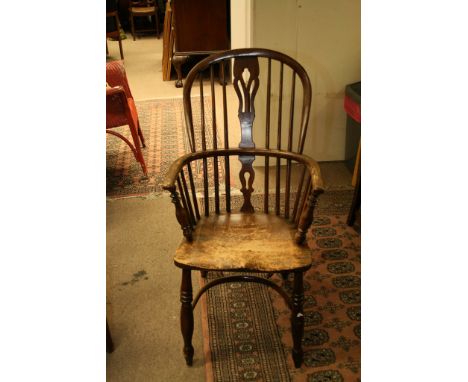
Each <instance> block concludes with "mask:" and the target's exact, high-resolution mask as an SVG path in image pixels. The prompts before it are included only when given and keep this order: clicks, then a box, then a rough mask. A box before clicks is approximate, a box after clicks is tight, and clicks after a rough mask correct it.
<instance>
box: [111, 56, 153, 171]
mask: <svg viewBox="0 0 468 382" xmlns="http://www.w3.org/2000/svg"><path fill="white" fill-rule="evenodd" d="M106 82H107V85H108V86H107V87H106V133H109V134H112V135H115V136H117V137H119V138H121V139H122V140H123V141H124V142H125V143H126V144H127V145H128V146H129V147H130V149H131V150H132V152H133V155H135V158H136V160H137V161H138V162H139V163H140V165H141V168H142V170H143V173H144V174H145V176H147V175H148V173H147V170H146V164H145V159H144V158H143V153H142V152H141V147H143V148H144V147H146V146H145V139H144V137H143V133H142V131H141V128H140V122H139V120H138V114H137V110H136V107H135V101H134V100H133V96H132V92H131V91H130V87H129V86H128V81H127V75H126V74H125V68H124V66H123V62H122V61H112V62H109V63H107V64H106ZM124 125H128V126H129V128H130V133H131V134H132V140H133V144H132V143H131V142H130V141H129V140H128V139H127V138H125V137H124V136H123V135H122V134H119V133H117V132H115V131H113V130H110V129H112V128H113V127H119V126H124ZM140 141H141V147H140Z"/></svg>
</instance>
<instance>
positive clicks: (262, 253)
mask: <svg viewBox="0 0 468 382" xmlns="http://www.w3.org/2000/svg"><path fill="white" fill-rule="evenodd" d="M260 60H261V61H262V62H261V65H260ZM230 62H231V64H232V68H233V75H234V79H233V87H234V90H235V92H236V94H237V98H238V101H239V103H238V105H236V104H237V102H235V104H233V103H232V102H228V100H227V97H226V87H227V85H226V79H227V73H226V70H225V68H226V66H227V65H226V64H227V63H230ZM273 65H275V68H277V69H278V71H279V77H276V75H275V78H278V83H277V84H278V86H277V88H278V89H275V90H274V91H273V86H272V85H273V82H272V81H273V80H272V77H273V74H272V67H273ZM214 66H217V67H219V68H220V71H221V73H220V77H221V81H220V83H221V85H217V86H221V87H222V91H221V92H218V96H219V97H222V100H221V103H222V108H221V109H222V113H221V114H222V118H220V121H219V123H218V121H217V118H216V117H217V114H216V91H215V81H214ZM260 68H261V69H262V71H261V70H260ZM286 70H287V71H288V72H290V73H291V77H289V78H290V79H291V80H290V83H289V84H290V85H291V86H290V89H291V91H290V94H289V93H288V91H285V90H284V88H285V86H284V84H285V80H284V79H285V72H286ZM261 73H265V74H264V75H263V74H261ZM206 78H209V86H207V88H209V93H210V96H211V107H212V114H211V121H212V122H211V126H208V125H207V123H206V122H207V121H208V118H207V117H208V116H207V115H206V114H205V107H204V92H205V91H206V90H205V87H204V85H203V82H204V80H205V79H206ZM296 78H299V80H300V81H299V84H300V87H298V90H299V91H297V92H298V93H300V90H301V89H300V88H302V100H303V103H302V106H301V107H300V108H299V109H298V108H297V107H296V106H297V105H296V104H295V99H296V97H295V93H296V90H297V89H296ZM260 79H262V80H265V81H264V82H262V85H266V93H265V94H266V97H265V98H266V99H265V107H266V109H265V110H266V113H265V120H264V121H263V120H262V121H260V122H262V124H263V123H264V127H265V134H264V142H261V146H263V147H257V146H256V144H255V143H254V141H253V136H254V135H253V127H254V118H255V96H256V95H257V92H258V89H259V85H260ZM197 82H198V84H199V92H200V101H198V98H194V97H192V90H194V89H195V88H196V83H197ZM275 85H276V83H275ZM219 93H222V96H220V95H219ZM273 93H275V94H273ZM311 97H312V90H311V85H310V81H309V77H308V75H307V73H306V71H305V70H304V68H303V67H302V66H301V65H300V64H299V63H298V62H297V61H295V60H294V59H292V58H290V57H289V56H287V55H285V54H282V53H279V52H275V51H272V50H267V49H236V50H231V51H226V52H221V53H217V54H214V55H211V56H210V57H208V58H206V59H204V60H202V61H201V62H199V63H198V64H197V65H196V66H195V67H194V68H193V69H192V70H191V71H190V73H189V74H188V76H187V79H186V82H185V86H184V90H183V100H184V110H185V120H186V128H187V135H188V139H189V144H190V149H191V152H190V153H188V154H186V155H184V156H182V157H180V158H179V159H177V160H176V161H175V162H174V163H173V164H172V165H171V167H170V168H169V170H168V173H167V175H166V179H165V184H164V186H163V188H164V189H165V190H167V191H169V192H170V193H171V199H172V202H173V203H174V205H175V212H176V218H177V220H178V222H179V223H180V226H181V228H182V232H183V235H184V237H185V238H184V239H183V241H182V243H181V244H180V246H179V247H178V248H177V250H176V253H175V257H174V263H175V265H176V266H178V267H180V268H181V269H182V283H181V292H180V299H181V303H182V306H181V330H182V336H183V339H184V348H183V351H184V356H185V360H186V363H187V365H192V362H193V354H194V349H193V346H192V334H193V309H194V308H195V306H196V304H197V302H198V301H199V299H200V297H201V296H202V295H203V293H205V292H206V291H207V290H208V289H210V288H212V287H214V286H216V285H219V284H223V283H228V282H234V281H242V282H254V283H259V284H263V285H267V286H269V287H271V288H273V289H274V290H276V291H277V292H278V293H279V294H280V295H281V296H282V297H283V298H284V300H285V301H286V303H287V305H288V306H289V308H290V309H291V325H292V336H293V351H292V356H293V360H294V364H295V366H296V367H300V365H301V363H302V359H303V351H302V347H301V340H302V337H303V331H304V315H303V300H304V287H303V273H304V272H305V271H306V270H307V269H309V268H310V267H311V262H312V255H311V248H309V246H308V244H307V242H306V240H305V239H306V233H307V230H308V229H309V227H310V225H311V224H312V220H313V211H314V207H315V205H316V203H317V198H318V196H319V195H320V194H321V193H322V192H323V185H322V178H321V174H320V168H319V166H318V164H317V163H316V162H315V161H314V160H313V159H311V158H310V157H308V156H306V155H303V154H302V152H303V149H304V144H305V139H306V133H307V126H308V120H309V113H310V104H311ZM286 99H287V100H288V101H289V102H288V103H289V105H288V106H289V115H288V113H284V114H283V108H284V107H283V104H284V103H285V102H284V101H285V100H286ZM272 100H273V101H272ZM193 102H197V103H198V102H200V108H201V113H200V124H199V126H200V129H199V130H200V131H197V130H196V129H195V128H194V126H195V124H194V113H193V108H192V104H193ZM257 105H258V101H257ZM276 105H277V106H278V110H277V111H276V112H275V111H274V110H273V109H274V108H273V106H276ZM236 106H238V117H239V122H240V129H241V142H240V144H239V145H238V147H231V145H230V143H229V126H228V108H229V107H236ZM296 110H299V111H298V112H296ZM297 113H298V114H299V117H300V118H296V119H294V116H295V114H297ZM285 121H286V123H284V122H285ZM274 122H276V123H275V126H273V123H274ZM257 126H258V128H259V129H260V128H261V127H263V126H260V125H257ZM208 132H210V134H207V133H208ZM209 135H211V136H212V140H209V139H208V138H207V137H208V136H209ZM221 138H222V139H223V140H224V144H223V145H221V144H218V140H220V139H221ZM293 142H295V143H294V144H293ZM257 145H258V143H257ZM218 146H224V147H218ZM273 146H275V147H274V148H273ZM235 156H237V157H238V159H239V161H240V166H241V169H240V172H239V178H240V183H241V185H242V188H241V190H240V191H241V193H242V197H243V203H242V206H241V208H240V211H238V212H235V211H233V209H232V208H231V207H232V206H231V201H232V200H231V199H232V195H231V184H230V182H231V179H230V171H231V167H232V164H233V162H232V161H231V160H232V159H233V157H235ZM259 158H263V160H264V166H265V175H264V183H263V185H264V190H263V198H264V199H263V206H262V208H261V211H255V208H254V206H253V204H252V201H251V196H252V193H253V191H254V189H253V183H254V179H255V169H254V166H253V163H254V161H255V160H256V159H259ZM196 162H199V163H200V167H201V168H203V186H202V190H201V191H200V193H199V195H200V194H202V195H203V199H204V203H203V205H204V208H203V209H202V208H199V203H198V200H197V189H196V186H195V184H196V183H197V182H196V181H195V180H194V171H193V168H192V166H193V165H194V164H196ZM282 163H284V164H285V166H286V173H285V177H284V179H283V182H282V183H281V174H282V173H283V172H284V171H283V170H282V169H281V164H282ZM294 163H296V164H298V166H299V168H300V171H299V174H300V177H299V181H298V185H297V188H295V198H294V201H293V199H292V198H291V195H292V192H291V188H292V183H291V174H292V165H293V164H294ZM210 164H211V165H210ZM270 165H272V166H273V167H274V168H275V171H276V175H275V176H274V181H275V183H276V184H275V185H274V190H273V191H272V192H271V194H272V195H274V202H272V203H271V204H274V205H271V204H270V201H269V196H270V191H269V190H270V176H269V170H270ZM222 168H224V172H225V177H224V182H223V183H224V185H223V184H221V185H220V179H221V178H220V173H219V172H220V169H222ZM283 168H284V165H283ZM209 179H212V180H214V181H213V182H211V183H210V181H209ZM272 180H273V176H272ZM210 184H212V185H213V186H212V187H210ZM281 184H283V185H284V187H283V188H282V187H281ZM220 186H221V187H220ZM213 187H214V190H213ZM222 188H224V191H223V190H222ZM282 190H283V192H282ZM210 193H214V198H211V209H210ZM220 194H221V196H223V197H225V203H221V200H220ZM213 199H214V201H213ZM222 204H225V205H224V206H223V205H222ZM270 207H271V208H270ZM272 208H274V209H273V210H272ZM271 210H272V211H271ZM202 215H203V216H202ZM192 270H198V271H201V272H202V276H204V277H206V274H207V272H210V271H217V272H218V271H223V272H224V271H225V272H235V273H236V274H234V275H228V276H226V275H224V273H223V277H220V278H216V279H214V280H213V281H210V282H208V283H206V284H205V285H204V286H203V287H202V288H201V289H200V291H199V293H198V295H197V296H196V297H195V299H193V295H192V281H191V272H192ZM253 272H255V273H256V274H258V273H260V274H264V275H265V276H266V277H260V276H257V275H253V274H252V273H253ZM273 273H281V274H283V275H284V274H285V273H293V274H294V281H293V288H292V289H293V291H292V296H289V295H288V293H286V291H285V289H283V288H282V287H281V286H279V285H277V284H276V283H274V282H273V281H272V280H270V276H271V275H272V274H273Z"/></svg>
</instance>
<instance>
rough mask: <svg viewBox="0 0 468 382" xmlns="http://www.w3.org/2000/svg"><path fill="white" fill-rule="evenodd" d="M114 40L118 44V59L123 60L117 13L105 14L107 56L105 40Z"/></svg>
mask: <svg viewBox="0 0 468 382" xmlns="http://www.w3.org/2000/svg"><path fill="white" fill-rule="evenodd" d="M108 38H112V39H116V40H117V41H118V42H119V50H120V58H121V59H122V60H123V59H124V54H123V49H122V36H121V35H120V20H119V14H118V13H117V11H112V12H107V13H106V53H107V54H109V48H108V46H107V39H108Z"/></svg>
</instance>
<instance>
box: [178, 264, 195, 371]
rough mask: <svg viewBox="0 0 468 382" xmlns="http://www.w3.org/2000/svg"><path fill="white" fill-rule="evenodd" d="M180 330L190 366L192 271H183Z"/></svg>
mask: <svg viewBox="0 0 468 382" xmlns="http://www.w3.org/2000/svg"><path fill="white" fill-rule="evenodd" d="M180 302H181V303H182V306H181V308H180V329H181V330H182V336H183V338H184V357H185V362H186V363H187V365H188V366H192V362H193V353H194V350H193V346H192V335H193V308H192V274H191V271H190V269H183V270H182V285H181V287H180Z"/></svg>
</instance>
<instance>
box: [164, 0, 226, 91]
mask: <svg viewBox="0 0 468 382" xmlns="http://www.w3.org/2000/svg"><path fill="white" fill-rule="evenodd" d="M171 7H172V28H171V32H172V33H173V40H174V46H173V50H172V65H173V66H174V68H175V70H176V73H177V81H176V87H182V65H183V64H184V63H185V62H186V60H187V58H188V57H190V56H194V55H209V54H212V53H215V52H219V51H223V50H227V49H229V47H230V42H229V28H230V24H229V22H230V13H229V8H230V7H229V0H172V1H171Z"/></svg>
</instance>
